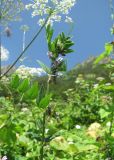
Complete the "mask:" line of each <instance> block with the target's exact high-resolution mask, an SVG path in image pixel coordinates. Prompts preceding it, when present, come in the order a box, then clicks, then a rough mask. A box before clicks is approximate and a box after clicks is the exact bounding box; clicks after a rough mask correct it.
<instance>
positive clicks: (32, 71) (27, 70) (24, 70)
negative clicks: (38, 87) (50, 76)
mask: <svg viewBox="0 0 114 160" xmlns="http://www.w3.org/2000/svg"><path fill="white" fill-rule="evenodd" d="M16 73H17V74H18V75H19V77H20V78H22V79H24V78H29V77H34V76H41V75H42V74H45V71H44V70H43V69H42V68H33V67H26V66H24V65H21V66H20V67H19V68H18V69H17V70H16Z"/></svg>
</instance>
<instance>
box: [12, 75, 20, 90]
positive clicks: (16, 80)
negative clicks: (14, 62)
mask: <svg viewBox="0 0 114 160" xmlns="http://www.w3.org/2000/svg"><path fill="white" fill-rule="evenodd" d="M19 84H20V79H19V76H18V75H15V76H14V77H13V78H12V80H11V87H12V88H17V87H18V86H19Z"/></svg>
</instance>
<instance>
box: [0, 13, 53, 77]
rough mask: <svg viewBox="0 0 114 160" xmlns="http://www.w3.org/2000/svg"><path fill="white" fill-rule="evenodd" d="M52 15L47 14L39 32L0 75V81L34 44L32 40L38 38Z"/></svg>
mask: <svg viewBox="0 0 114 160" xmlns="http://www.w3.org/2000/svg"><path fill="white" fill-rule="evenodd" d="M51 14H52V13H50V14H49V16H48V17H47V19H46V20H45V22H44V24H43V25H42V27H41V28H40V29H39V31H38V32H37V33H36V34H35V36H34V37H33V39H32V40H31V41H30V43H29V44H28V45H27V46H26V47H25V49H24V50H23V51H22V52H21V53H20V55H19V56H18V57H17V59H16V60H15V61H14V62H13V64H12V65H11V66H10V67H9V68H8V70H7V71H6V72H5V73H3V74H2V75H0V79H1V78H2V77H4V76H5V75H7V73H8V72H9V71H10V70H11V69H12V68H13V67H14V66H15V64H16V63H17V62H18V61H19V59H20V58H21V57H22V56H23V54H24V53H25V51H26V50H27V49H28V48H29V47H30V46H31V44H32V43H33V42H34V40H35V39H36V38H37V37H38V35H39V34H40V33H41V31H42V29H43V28H44V27H45V25H46V24H47V22H48V20H49V18H50V16H51Z"/></svg>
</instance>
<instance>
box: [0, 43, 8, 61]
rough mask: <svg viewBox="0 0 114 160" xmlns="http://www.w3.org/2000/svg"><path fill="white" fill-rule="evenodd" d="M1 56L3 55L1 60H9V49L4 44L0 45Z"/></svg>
mask: <svg viewBox="0 0 114 160" xmlns="http://www.w3.org/2000/svg"><path fill="white" fill-rule="evenodd" d="M0 56H1V61H7V60H8V57H9V51H8V50H7V49H6V48H4V47H3V46H2V45H1V46H0Z"/></svg>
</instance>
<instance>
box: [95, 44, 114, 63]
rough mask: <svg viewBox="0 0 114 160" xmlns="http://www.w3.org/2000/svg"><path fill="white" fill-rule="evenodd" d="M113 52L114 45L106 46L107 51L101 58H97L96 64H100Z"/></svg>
mask: <svg viewBox="0 0 114 160" xmlns="http://www.w3.org/2000/svg"><path fill="white" fill-rule="evenodd" d="M112 50H113V46H112V44H109V43H107V44H105V51H104V52H103V53H102V54H101V55H100V56H98V57H97V59H96V60H95V62H94V64H97V63H99V62H100V61H101V60H103V59H104V58H105V57H107V56H109V55H110V54H111V52H112Z"/></svg>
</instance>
